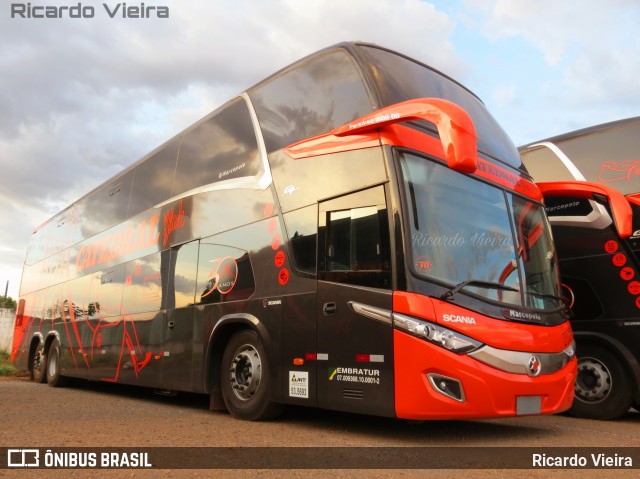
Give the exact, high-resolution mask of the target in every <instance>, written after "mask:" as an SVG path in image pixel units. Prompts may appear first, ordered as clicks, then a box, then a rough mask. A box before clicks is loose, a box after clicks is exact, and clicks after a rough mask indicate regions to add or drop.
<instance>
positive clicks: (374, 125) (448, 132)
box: [285, 98, 478, 173]
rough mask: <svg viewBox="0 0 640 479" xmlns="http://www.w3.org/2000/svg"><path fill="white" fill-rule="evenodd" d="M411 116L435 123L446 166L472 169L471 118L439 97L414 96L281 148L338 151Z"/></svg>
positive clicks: (302, 153) (298, 152)
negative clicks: (322, 133) (412, 98)
mask: <svg viewBox="0 0 640 479" xmlns="http://www.w3.org/2000/svg"><path fill="white" fill-rule="evenodd" d="M413 120H426V121H428V122H430V123H433V124H434V125H436V128H437V129H438V134H439V135H440V142H441V144H442V149H443V151H444V158H445V159H446V161H447V165H448V166H449V168H451V169H452V170H455V171H459V172H461V173H473V172H475V171H476V169H477V168H478V159H477V158H478V147H477V135H476V130H475V127H474V125H473V121H472V120H471V117H470V116H469V114H468V113H467V112H466V111H465V110H464V109H463V108H462V107H460V106H458V105H456V104H455V103H452V102H450V101H447V100H443V99H441V98H416V99H414V100H408V101H404V102H401V103H396V104H394V105H390V106H387V107H385V108H381V109H380V110H376V111H374V112H372V113H369V114H368V115H365V116H362V117H360V118H358V119H357V120H353V121H352V122H349V123H345V124H344V125H342V126H339V127H338V128H335V129H333V130H331V131H330V132H329V133H326V134H324V135H320V136H316V137H314V138H310V139H307V140H303V141H300V142H297V143H294V144H292V145H289V146H288V147H287V148H285V152H286V153H287V154H288V155H289V156H291V157H292V158H294V159H300V158H307V157H310V156H317V155H322V154H327V153H333V152H336V151H340V149H341V147H342V151H344V150H348V149H356V148H366V147H370V146H376V145H377V144H379V143H378V138H377V136H376V137H372V135H371V133H375V132H377V130H379V129H383V128H384V127H385V126H389V125H394V124H397V123H403V122H406V121H413Z"/></svg>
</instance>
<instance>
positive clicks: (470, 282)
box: [440, 279, 520, 299]
mask: <svg viewBox="0 0 640 479" xmlns="http://www.w3.org/2000/svg"><path fill="white" fill-rule="evenodd" d="M467 286H480V287H485V288H496V289H502V290H505V291H515V292H518V291H520V290H519V289H517V288H514V287H512V286H507V285H506V284H503V283H495V282H493V281H483V280H480V279H468V280H466V281H463V282H462V283H458V284H456V285H455V286H454V287H453V288H451V289H450V290H449V291H446V292H445V293H443V294H442V295H441V296H440V299H449V298H450V297H451V296H453V295H454V294H456V293H458V292H460V291H461V290H463V289H464V288H466V287H467Z"/></svg>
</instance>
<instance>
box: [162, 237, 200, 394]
mask: <svg viewBox="0 0 640 479" xmlns="http://www.w3.org/2000/svg"><path fill="white" fill-rule="evenodd" d="M199 245H200V242H199V241H192V242H190V243H186V244H182V245H179V246H175V247H174V248H172V250H171V264H170V265H169V267H168V270H169V274H168V275H167V280H168V281H169V287H168V288H167V291H168V292H167V312H166V314H165V318H164V321H165V324H164V350H163V351H162V353H161V354H162V356H163V357H162V365H163V370H162V377H163V382H162V383H163V387H164V388H165V389H169V390H182V391H190V390H192V385H193V377H192V376H193V375H192V370H193V364H192V363H193V331H194V309H195V308H194V307H193V305H194V302H195V296H196V277H197V273H198V254H199Z"/></svg>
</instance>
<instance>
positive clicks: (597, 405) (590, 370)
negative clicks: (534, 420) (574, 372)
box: [569, 345, 632, 419]
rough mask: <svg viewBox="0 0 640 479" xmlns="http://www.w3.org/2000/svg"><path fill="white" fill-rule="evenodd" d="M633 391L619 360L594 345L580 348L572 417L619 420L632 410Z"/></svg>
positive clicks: (571, 411)
mask: <svg viewBox="0 0 640 479" xmlns="http://www.w3.org/2000/svg"><path fill="white" fill-rule="evenodd" d="M631 402H632V391H631V387H630V385H629V382H628V381H627V379H626V378H625V371H624V368H623V367H622V365H621V364H620V362H619V361H618V359H617V358H616V357H615V356H614V355H613V354H612V353H611V352H609V351H608V350H607V349H604V348H602V347H599V346H594V345H585V346H582V347H579V348H578V377H577V378H576V397H575V400H574V401H573V406H572V407H571V409H570V410H569V413H570V414H572V415H573V416H577V417H585V418H590V419H617V418H619V417H622V416H623V415H624V414H625V413H626V412H627V411H628V410H629V408H630V407H631Z"/></svg>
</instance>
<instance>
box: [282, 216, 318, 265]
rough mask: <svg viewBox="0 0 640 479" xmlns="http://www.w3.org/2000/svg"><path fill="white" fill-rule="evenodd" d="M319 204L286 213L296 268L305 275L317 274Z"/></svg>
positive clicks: (285, 218)
mask: <svg viewBox="0 0 640 479" xmlns="http://www.w3.org/2000/svg"><path fill="white" fill-rule="evenodd" d="M317 217H318V206H317V205H311V206H308V207H306V208H301V209H299V210H295V211H291V212H289V213H286V214H285V215H284V223H285V225H286V227H287V235H288V236H289V246H290V247H291V253H292V255H293V266H294V268H295V270H296V271H297V272H299V273H302V275H304V276H312V277H313V276H315V274H316V242H317V236H318V224H317V222H316V218H317Z"/></svg>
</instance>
